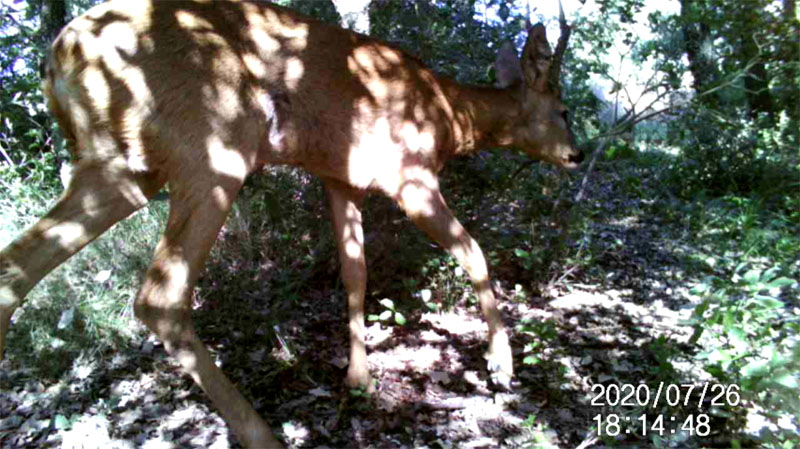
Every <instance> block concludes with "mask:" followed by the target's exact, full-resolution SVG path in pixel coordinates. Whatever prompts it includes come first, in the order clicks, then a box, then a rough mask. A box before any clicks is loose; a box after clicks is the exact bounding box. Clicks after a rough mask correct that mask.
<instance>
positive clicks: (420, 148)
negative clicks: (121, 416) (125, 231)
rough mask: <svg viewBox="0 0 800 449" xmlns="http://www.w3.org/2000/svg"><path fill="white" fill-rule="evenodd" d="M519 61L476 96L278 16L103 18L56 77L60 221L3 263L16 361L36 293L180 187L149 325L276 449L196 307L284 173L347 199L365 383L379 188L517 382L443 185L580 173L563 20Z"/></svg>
mask: <svg viewBox="0 0 800 449" xmlns="http://www.w3.org/2000/svg"><path fill="white" fill-rule="evenodd" d="M503 48H504V50H502V51H501V54H500V55H498V62H497V67H498V74H499V76H500V77H502V78H503V79H502V80H501V84H502V86H503V87H501V88H495V87H479V86H466V85H462V84H458V83H456V82H454V81H452V80H450V79H447V78H445V77H441V76H439V75H437V74H435V73H433V72H432V71H430V70H429V69H427V68H426V67H425V66H424V65H423V64H422V63H421V62H420V61H418V60H417V59H415V58H413V57H411V56H410V55H408V54H406V53H404V52H403V51H401V50H398V49H396V48H393V47H392V46H390V45H387V44H384V43H382V42H380V41H377V40H374V39H370V38H368V37H366V36H362V35H359V34H356V33H352V32H349V31H345V30H342V29H339V28H336V27H332V26H329V25H326V24H324V23H322V22H318V21H315V20H312V19H308V18H305V17H302V16H300V15H297V14H295V13H293V12H291V11H290V10H287V9H284V8H281V7H278V6H275V5H271V4H268V3H256V2H253V3H238V2H150V1H139V2H130V1H123V0H116V1H111V2H107V3H104V4H102V5H99V6H97V7H95V8H93V9H92V10H91V11H90V12H88V13H87V14H85V15H83V16H81V17H79V18H77V19H75V20H74V21H73V22H72V23H71V24H70V25H68V26H67V27H65V28H64V30H63V31H62V32H61V34H60V35H59V37H58V38H57V39H56V40H55V42H54V43H53V47H52V55H51V57H50V59H49V61H48V64H47V66H46V69H45V71H46V79H45V81H44V84H43V90H44V94H45V96H46V97H47V99H48V103H49V106H50V109H51V112H52V114H53V115H54V117H55V118H56V119H57V120H58V122H59V124H60V126H61V128H62V129H63V131H64V135H65V138H66V140H67V143H68V146H69V148H70V150H71V151H72V154H73V159H74V163H75V176H74V177H73V178H72V180H71V182H70V187H69V189H68V190H67V192H66V193H65V195H64V196H63V197H62V198H61V199H60V200H59V202H58V203H57V204H56V206H55V207H54V208H53V209H52V210H51V211H50V213H48V215H47V216H45V217H44V218H42V219H41V220H40V221H39V222H38V223H37V224H36V225H34V226H33V227H32V228H31V229H29V230H28V231H27V232H25V233H24V234H23V235H22V236H20V237H19V238H18V239H17V240H16V241H14V242H13V243H12V244H11V245H9V246H8V247H7V248H5V249H3V251H2V252H0V351H2V348H3V344H4V341H5V332H6V331H7V328H8V324H9V319H10V316H11V313H13V311H14V309H16V308H17V307H19V306H20V304H21V301H22V298H23V297H24V296H25V294H26V293H27V292H28V291H29V290H30V289H31V288H32V287H33V286H34V285H35V284H36V283H37V282H38V281H40V280H41V279H42V278H43V277H44V276H45V275H46V274H47V273H48V272H50V271H51V270H52V269H54V268H55V267H56V266H58V265H59V264H60V263H61V262H63V261H64V260H66V259H67V258H68V257H70V256H71V255H72V254H74V253H75V252H77V251H78V250H80V249H81V248H82V247H83V246H84V245H86V244H87V243H89V242H90V241H91V240H93V239H94V238H96V237H97V236H98V235H100V234H101V233H102V232H104V231H105V230H106V229H108V228H109V227H110V226H112V225H114V224H115V223H116V222H118V221H120V220H122V219H124V218H126V217H127V216H128V215H130V214H131V213H133V212H135V211H136V210H138V209H140V208H141V207H143V206H144V205H145V204H146V203H147V201H148V200H149V199H150V198H152V197H153V196H154V195H155V194H156V193H157V192H158V191H159V190H160V189H161V188H162V187H164V186H165V185H166V186H168V188H169V199H170V214H169V219H168V222H167V227H166V230H165V231H164V235H163V237H162V239H161V242H160V243H159V244H158V247H157V248H156V251H155V254H154V256H153V260H152V263H151V265H150V268H149V270H148V271H147V274H146V276H145V279H144V282H143V285H142V287H141V290H140V292H139V294H138V296H137V298H136V300H135V305H134V312H135V314H136V316H137V317H138V318H139V319H141V320H142V321H143V322H144V323H145V324H146V325H147V326H148V327H149V328H150V329H151V330H152V331H153V332H154V333H155V334H156V335H157V336H158V337H159V338H160V339H161V340H162V341H163V342H164V346H165V348H166V350H167V352H168V353H169V354H170V355H172V356H173V357H174V358H175V359H176V360H177V361H178V362H179V363H180V364H181V366H182V367H183V369H184V371H185V372H186V373H188V374H189V375H190V376H191V377H192V378H193V379H194V380H195V382H196V383H197V384H198V385H199V386H200V387H201V388H202V389H203V390H204V391H205V392H206V393H207V394H208V396H209V397H210V398H211V400H212V401H213V403H214V404H215V406H216V407H217V408H218V409H219V410H220V412H221V413H222V415H223V416H224V417H225V419H226V421H227V422H228V424H229V425H230V426H231V428H232V429H233V431H234V432H235V433H236V435H237V436H238V438H239V439H240V440H241V442H242V443H243V444H244V445H246V446H251V447H270V446H276V445H277V444H278V443H277V441H276V440H275V439H274V437H273V436H272V433H271V431H270V429H269V427H268V426H267V425H266V423H265V422H264V421H263V420H262V419H261V418H260V416H259V415H258V414H257V413H256V411H255V410H254V409H253V407H252V406H251V405H250V403H249V401H248V400H247V399H245V398H244V397H243V396H242V395H241V394H240V393H239V392H238V390H237V389H236V387H234V385H233V384H232V383H231V382H230V381H229V380H228V379H227V377H226V376H225V375H224V374H223V373H222V371H221V370H220V369H219V367H217V366H216V364H215V363H214V361H213V360H212V358H211V356H210V354H209V353H208V350H207V349H206V347H205V346H204V345H203V343H202V342H201V341H200V339H199V338H198V336H197V335H196V333H195V330H194V326H193V324H192V321H191V319H190V314H189V310H190V303H191V298H192V292H193V290H194V286H195V283H196V282H197V279H198V277H199V275H200V272H201V270H202V268H203V265H204V262H205V260H206V257H207V255H208V253H209V251H210V249H211V247H212V245H213V243H214V241H215V239H216V237H217V235H218V233H219V230H220V228H221V227H222V225H223V223H224V222H225V219H226V217H227V215H228V213H229V211H230V210H231V206H232V204H233V202H234V200H235V198H236V196H237V194H238V192H239V190H240V188H241V187H242V185H243V184H244V181H245V178H246V177H247V176H248V175H249V174H251V173H254V172H257V171H259V170H260V169H261V168H262V167H263V166H264V165H267V164H284V165H291V166H296V167H302V168H304V169H306V170H307V171H309V172H310V173H312V174H314V175H317V176H319V177H321V178H322V179H323V182H324V183H325V185H326V187H327V191H328V198H329V202H330V209H331V213H332V216H333V217H332V218H333V220H332V221H333V231H334V235H335V238H336V241H337V246H338V252H339V260H340V263H341V277H342V281H343V284H344V287H345V289H346V291H347V303H348V328H349V332H350V366H349V368H348V372H347V378H346V379H345V381H346V383H347V385H349V386H351V387H366V388H367V389H368V390H369V389H371V388H373V385H374V383H373V382H372V379H371V376H370V372H369V367H368V365H367V354H366V343H365V338H366V329H365V326H364V300H365V295H366V291H367V290H366V288H367V267H366V262H365V248H364V232H363V227H362V216H361V209H360V208H361V204H362V202H363V199H364V197H365V195H366V194H367V193H368V192H370V191H375V192H379V193H382V194H384V195H386V196H388V197H389V198H392V199H393V200H394V201H396V202H397V203H398V204H399V205H400V207H401V208H402V209H403V211H404V212H405V213H406V214H407V215H408V216H409V217H410V218H411V219H412V220H413V222H414V223H415V224H416V225H417V226H418V227H419V228H420V229H422V230H423V231H424V232H425V233H426V234H427V235H428V236H429V237H430V238H431V239H433V240H434V241H435V242H436V243H438V244H439V245H441V246H442V247H443V248H444V249H445V250H447V251H449V252H450V253H451V254H452V255H453V256H454V257H455V258H456V259H457V260H458V262H459V263H460V264H461V265H462V266H463V267H464V269H465V270H466V272H467V274H468V275H469V277H470V280H471V282H472V285H473V288H474V289H475V292H476V295H477V297H478V300H479V303H480V308H481V312H482V314H483V317H484V319H485V321H486V323H487V325H488V330H489V332H488V335H489V350H488V353H487V359H488V367H489V370H490V372H491V375H492V378H493V379H494V380H495V382H496V383H497V384H498V385H500V386H502V387H506V388H508V387H509V382H510V378H511V376H512V375H513V364H512V353H511V348H510V346H509V342H508V337H507V335H506V331H505V327H504V324H503V321H502V318H501V316H500V313H499V311H498V309H497V304H496V300H495V297H494V294H493V292H492V289H491V287H490V283H489V276H488V268H487V265H486V261H485V258H484V256H483V252H482V251H481V249H480V247H479V245H478V243H477V242H476V241H475V240H474V239H473V238H472V237H471V236H470V235H469V233H468V232H467V231H466V229H464V227H463V226H462V225H461V223H460V222H459V221H458V219H456V217H455V216H454V215H453V213H452V211H451V210H450V209H449V207H448V206H447V204H446V202H445V200H444V198H443V197H442V195H441V192H440V190H439V182H438V173H439V172H440V171H441V170H442V168H443V167H444V165H445V163H446V162H447V161H448V160H449V159H451V158H452V157H453V156H456V155H461V154H468V153H470V152H474V151H477V150H479V149H482V148H489V147H504V148H509V149H514V150H521V151H523V152H525V153H527V154H529V155H530V156H532V157H534V158H537V159H541V160H544V161H547V162H552V163H554V164H557V165H559V166H563V167H574V166H576V165H577V163H578V162H580V159H581V158H582V155H581V153H580V151H578V150H577V149H576V148H575V147H574V145H573V143H572V134H571V132H570V130H569V126H568V123H567V122H566V119H565V114H564V112H565V107H564V105H563V104H562V103H561V101H560V99H559V93H558V92H557V90H554V89H553V88H552V86H554V85H555V83H553V82H552V80H549V79H548V76H549V74H550V68H551V67H550V65H551V57H552V52H551V51H550V48H549V45H548V44H547V38H546V36H545V31H544V27H543V26H541V25H539V26H535V27H532V28H531V29H530V30H529V31H528V38H527V42H526V44H525V49H524V52H523V57H522V59H521V60H520V59H519V58H517V55H516V52H515V51H514V50H512V49H510V48H509V47H508V46H504V47H503ZM275 299H276V300H281V299H284V298H275ZM234 300H235V299H234Z"/></svg>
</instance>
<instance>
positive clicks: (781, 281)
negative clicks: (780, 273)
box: [767, 277, 797, 289]
mask: <svg viewBox="0 0 800 449" xmlns="http://www.w3.org/2000/svg"><path fill="white" fill-rule="evenodd" d="M795 282H797V281H795V280H794V279H789V278H787V277H782V278H778V279H775V280H774V281H772V282H770V283H769V284H767V288H769V289H772V288H781V287H784V286H786V285H792V284H794V283H795Z"/></svg>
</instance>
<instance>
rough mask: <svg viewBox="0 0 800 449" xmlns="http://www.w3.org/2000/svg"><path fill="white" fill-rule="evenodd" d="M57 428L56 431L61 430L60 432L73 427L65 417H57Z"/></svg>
mask: <svg viewBox="0 0 800 449" xmlns="http://www.w3.org/2000/svg"><path fill="white" fill-rule="evenodd" d="M55 426H56V429H59V430H63V429H69V428H70V427H71V426H70V423H69V420H68V419H67V417H66V416H64V415H56V418H55Z"/></svg>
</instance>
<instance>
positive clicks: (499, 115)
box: [446, 83, 520, 155]
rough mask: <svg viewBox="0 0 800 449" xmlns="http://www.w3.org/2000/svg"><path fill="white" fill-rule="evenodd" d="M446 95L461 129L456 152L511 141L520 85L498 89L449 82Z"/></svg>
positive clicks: (510, 142)
mask: <svg viewBox="0 0 800 449" xmlns="http://www.w3.org/2000/svg"><path fill="white" fill-rule="evenodd" d="M446 95H447V97H448V100H449V101H450V105H451V107H452V110H453V121H454V122H455V123H454V127H457V128H459V129H460V130H461V132H460V133H459V134H460V139H457V140H460V141H459V142H457V145H456V151H455V153H456V154H457V155H458V154H468V153H471V152H473V151H476V150H480V149H483V148H490V147H508V146H510V145H512V143H513V125H514V123H515V122H516V120H517V117H518V114H519V104H520V89H519V86H512V87H509V88H506V89H498V88H495V87H490V86H467V85H460V84H455V83H452V84H450V85H449V86H447V89H446Z"/></svg>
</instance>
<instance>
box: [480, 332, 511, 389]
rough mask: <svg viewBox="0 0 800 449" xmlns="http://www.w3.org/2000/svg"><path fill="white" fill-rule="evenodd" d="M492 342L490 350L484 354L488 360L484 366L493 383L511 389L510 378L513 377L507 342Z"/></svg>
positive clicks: (509, 349)
mask: <svg viewBox="0 0 800 449" xmlns="http://www.w3.org/2000/svg"><path fill="white" fill-rule="evenodd" d="M498 340H499V339H498ZM506 341H507V340H506ZM493 343H495V344H493V345H492V352H491V353H489V354H487V356H486V358H487V360H488V361H487V364H486V368H487V369H488V370H489V373H490V378H491V380H492V383H493V384H495V385H497V386H499V387H501V388H502V389H504V390H511V379H512V378H513V377H514V363H513V357H512V356H511V347H510V346H509V345H508V343H507V342H506V344H502V342H500V341H495V342H493Z"/></svg>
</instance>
